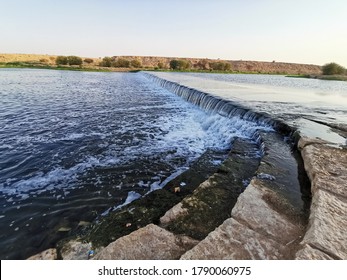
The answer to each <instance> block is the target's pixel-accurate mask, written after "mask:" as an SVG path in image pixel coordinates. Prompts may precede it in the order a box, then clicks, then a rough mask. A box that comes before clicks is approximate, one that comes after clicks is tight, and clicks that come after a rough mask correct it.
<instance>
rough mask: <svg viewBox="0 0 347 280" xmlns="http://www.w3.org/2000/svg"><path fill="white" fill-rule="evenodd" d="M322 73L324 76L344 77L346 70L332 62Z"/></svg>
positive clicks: (324, 66) (323, 68) (326, 65)
mask: <svg viewBox="0 0 347 280" xmlns="http://www.w3.org/2000/svg"><path fill="white" fill-rule="evenodd" d="M322 72H323V74H324V75H342V74H345V73H346V69H345V68H344V67H342V66H341V65H339V64H337V63H335V62H331V63H327V64H325V65H323V67H322Z"/></svg>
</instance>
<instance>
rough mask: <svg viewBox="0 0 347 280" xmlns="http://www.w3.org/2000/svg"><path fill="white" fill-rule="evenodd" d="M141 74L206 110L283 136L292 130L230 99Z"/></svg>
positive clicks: (278, 121) (291, 132) (288, 134)
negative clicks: (272, 130)
mask: <svg viewBox="0 0 347 280" xmlns="http://www.w3.org/2000/svg"><path fill="white" fill-rule="evenodd" d="M143 74H144V75H145V76H146V77H147V78H148V79H149V80H151V81H153V82H154V83H156V84H158V85H160V86H161V87H163V88H165V89H167V90H169V91H171V92H173V93H175V94H176V95H178V96H180V97H182V98H183V99H184V100H186V101H188V102H190V103H192V104H194V105H197V106H199V107H200V108H202V109H204V110H206V111H208V112H214V113H217V114H220V115H222V116H224V117H229V118H230V117H233V116H238V117H239V118H240V119H243V120H247V121H252V122H256V123H258V124H259V125H265V126H271V127H273V128H274V129H275V130H276V131H277V132H279V133H280V134H282V135H284V136H290V135H292V134H293V132H294V130H293V128H291V127H290V126H289V125H287V124H286V123H284V122H283V121H281V120H277V119H274V118H272V117H271V116H270V115H268V114H266V113H258V112H254V111H253V110H252V109H250V108H245V107H242V106H240V105H238V104H235V103H233V102H232V101H228V100H224V99H222V98H219V97H216V96H213V95H211V94H208V93H205V92H202V91H199V90H196V89H194V88H189V87H186V86H184V85H180V84H178V83H176V82H171V81H168V80H165V79H162V78H159V77H157V76H155V75H153V74H150V73H146V72H144V73H143Z"/></svg>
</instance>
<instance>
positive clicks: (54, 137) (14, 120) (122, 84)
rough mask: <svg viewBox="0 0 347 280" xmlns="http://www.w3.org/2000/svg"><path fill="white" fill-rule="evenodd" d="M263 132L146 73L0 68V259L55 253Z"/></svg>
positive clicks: (263, 128)
mask: <svg viewBox="0 0 347 280" xmlns="http://www.w3.org/2000/svg"><path fill="white" fill-rule="evenodd" d="M259 129H262V130H269V129H270V128H269V127H266V125H259V124H256V123H254V122H251V121H246V120H241V119H240V118H238V117H237V116H235V117H233V118H227V117H223V116H221V115H219V114H214V113H209V112H206V111H204V110H202V109H200V108H199V107H197V106H194V105H192V104H190V103H189V102H186V101H184V100H183V99H182V98H180V97H178V96H176V95H175V94H173V93H171V92H169V91H168V90H166V89H164V88H162V87H160V86H158V85H156V84H155V83H153V82H152V81H150V80H149V79H147V78H146V77H145V75H144V74H143V73H89V72H73V71H52V70H33V69H0V224H1V228H0V258H1V259H23V258H27V257H29V256H30V255H32V254H34V253H37V252H39V251H41V250H43V249H46V248H49V247H54V246H55V244H56V242H57V241H59V240H60V239H61V238H63V237H66V234H67V232H69V231H70V229H71V228H75V227H76V226H77V225H78V224H79V223H81V221H82V223H83V222H92V221H94V220H95V219H96V217H98V216H100V215H107V213H108V212H109V211H112V210H113V209H114V208H116V207H117V206H119V205H122V204H123V203H125V202H129V201H131V200H133V199H136V198H139V197H140V196H141V195H143V194H145V193H147V192H149V191H151V190H155V189H157V188H162V187H164V186H165V184H166V183H167V182H168V181H169V180H170V179H172V178H174V177H175V176H177V175H178V174H180V173H182V172H183V171H185V170H187V169H188V168H189V166H190V165H191V164H192V163H194V161H196V160H197V159H198V158H199V156H201V155H202V154H203V153H204V152H206V151H207V150H209V151H216V152H218V154H220V153H221V151H222V152H224V153H225V155H226V154H227V152H228V150H229V149H230V147H231V143H232V140H233V139H234V138H235V137H241V138H245V139H250V141H251V138H252V136H253V134H254V132H255V131H256V130H259ZM219 163H220V160H216V159H214V158H213V157H211V164H219Z"/></svg>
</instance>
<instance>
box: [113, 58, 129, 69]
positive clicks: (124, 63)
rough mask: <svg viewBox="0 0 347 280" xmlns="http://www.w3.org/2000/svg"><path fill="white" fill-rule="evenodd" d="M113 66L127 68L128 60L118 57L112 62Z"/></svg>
mask: <svg viewBox="0 0 347 280" xmlns="http://www.w3.org/2000/svg"><path fill="white" fill-rule="evenodd" d="M112 66H113V67H121V68H129V67H130V61H129V60H127V59H125V58H118V59H117V60H116V61H115V62H113V63H112Z"/></svg>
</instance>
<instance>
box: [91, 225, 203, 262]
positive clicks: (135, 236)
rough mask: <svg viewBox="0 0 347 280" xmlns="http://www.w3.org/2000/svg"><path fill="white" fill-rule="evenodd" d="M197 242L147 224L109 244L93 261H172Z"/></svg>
mask: <svg viewBox="0 0 347 280" xmlns="http://www.w3.org/2000/svg"><path fill="white" fill-rule="evenodd" d="M196 244H197V241H196V240H194V239H191V238H189V237H187V236H182V235H174V234H173V233H171V232H169V231H167V230H165V229H162V228H160V227H158V226H156V225H154V224H149V225H147V226H146V227H144V228H141V229H138V230H136V231H134V232H132V233H130V234H129V235H126V236H123V237H121V238H119V239H117V240H116V241H114V242H112V243H111V244H109V245H108V246H107V247H105V248H104V249H103V250H101V251H100V252H99V253H98V254H96V256H95V258H94V259H97V260H172V259H179V257H180V256H181V255H182V254H183V253H184V252H186V251H187V250H189V249H190V248H192V247H193V246H195V245H196Z"/></svg>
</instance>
